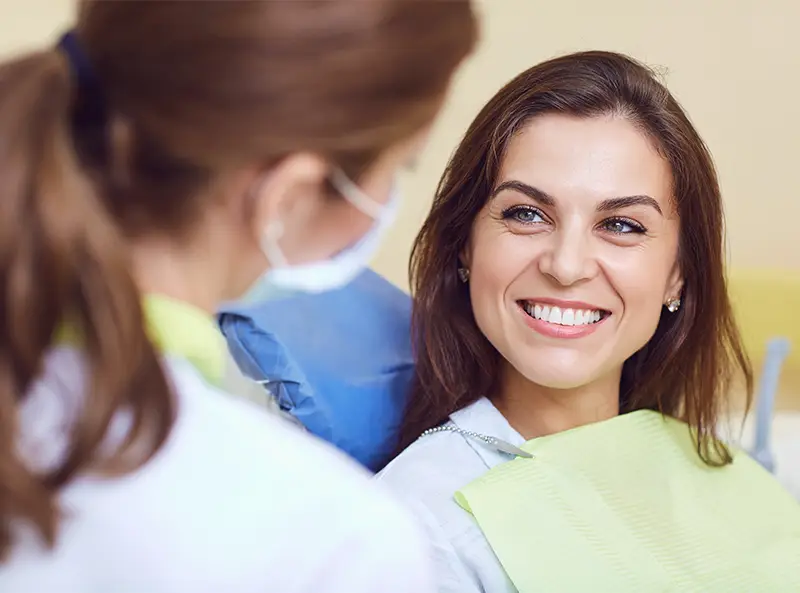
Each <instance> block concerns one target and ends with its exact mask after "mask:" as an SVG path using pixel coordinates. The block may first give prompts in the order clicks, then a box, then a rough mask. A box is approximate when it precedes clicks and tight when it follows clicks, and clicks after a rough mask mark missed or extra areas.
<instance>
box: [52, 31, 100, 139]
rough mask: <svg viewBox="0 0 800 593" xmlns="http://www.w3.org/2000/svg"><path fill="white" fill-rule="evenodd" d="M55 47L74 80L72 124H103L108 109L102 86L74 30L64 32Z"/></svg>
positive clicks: (79, 125) (77, 125)
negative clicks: (65, 61) (63, 58)
mask: <svg viewBox="0 0 800 593" xmlns="http://www.w3.org/2000/svg"><path fill="white" fill-rule="evenodd" d="M56 47H57V48H58V50H59V51H61V52H62V53H63V54H64V56H65V57H66V58H67V62H68V63H69V67H70V70H71V72H72V77H73V79H74V81H75V86H76V95H75V106H74V111H73V124H74V125H75V126H76V127H87V126H102V125H104V124H105V122H106V117H107V115H108V110H107V107H106V102H105V96H104V93H103V87H102V85H101V84H100V81H99V80H98V78H97V76H96V74H95V71H94V69H93V68H92V64H91V62H90V61H89V58H88V56H87V55H86V53H85V52H84V51H83V48H82V47H81V43H80V40H79V39H78V36H77V35H76V34H75V31H67V32H66V33H64V35H63V36H62V37H61V39H60V40H59V42H58V45H57V46H56Z"/></svg>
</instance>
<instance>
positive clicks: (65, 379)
mask: <svg viewBox="0 0 800 593" xmlns="http://www.w3.org/2000/svg"><path fill="white" fill-rule="evenodd" d="M167 368H168V370H169V376H170V378H171V381H172V383H173V386H174V391H175V393H176V396H177V403H178V414H177V420H176V423H175V426H174V428H173V432H172V435H171V436H170V438H169V440H168V441H167V443H166V444H165V446H164V447H163V448H162V450H161V451H159V453H158V454H157V455H156V456H155V457H154V458H153V459H152V460H151V461H150V462H149V463H147V464H146V465H145V466H144V467H142V468H141V469H139V470H138V471H136V472H134V473H132V474H128V475H126V476H124V477H121V478H116V479H98V478H95V477H89V476H82V477H79V478H77V479H76V480H75V481H74V482H73V483H72V484H70V485H69V486H68V487H67V488H65V489H64V490H63V491H62V493H61V497H60V498H61V500H60V502H61V506H62V508H64V509H65V510H67V511H68V512H67V513H66V514H65V519H64V520H63V521H62V524H61V531H60V534H59V538H58V541H57V544H56V546H55V548H54V549H53V550H46V549H43V547H42V546H41V545H40V543H39V542H38V540H37V538H35V537H33V536H32V534H31V533H30V532H29V530H27V529H26V528H25V527H24V526H20V528H19V538H18V540H17V542H16V544H15V546H14V548H13V549H12V554H11V557H10V558H9V559H8V560H7V561H6V562H4V563H3V564H2V565H0V590H2V591H14V592H15V593H33V592H37V593H41V591H51V592H53V593H68V592H69V593H72V592H75V593H77V592H79V591H80V592H81V593H95V592H97V593H99V592H101V591H112V590H113V591H116V592H120V593H141V592H142V591H147V592H148V593H167V592H170V593H171V592H177V591H181V592H183V591H197V592H198V593H206V592H208V593H212V592H217V591H236V592H237V593H249V592H253V593H255V592H259V593H263V592H264V591H281V592H282V593H284V592H285V593H294V592H315V593H361V592H364V593H366V592H370V593H373V592H375V591H381V592H388V593H401V592H402V593H410V592H418V591H419V592H424V593H429V592H431V591H432V590H433V589H432V583H431V581H430V571H429V565H428V563H429V557H428V554H427V548H426V546H425V545H424V540H423V538H422V536H421V533H420V531H418V528H417V526H416V523H415V521H414V520H413V519H412V518H411V516H410V515H409V514H408V513H407V512H406V511H404V510H402V509H401V508H400V505H398V504H397V503H396V502H395V501H393V500H392V498H391V496H390V495H389V494H388V493H386V492H384V491H383V490H382V489H381V488H380V486H378V485H377V484H375V483H374V482H372V481H371V480H370V479H369V476H368V475H366V474H365V473H364V472H362V471H361V470H360V468H358V467H357V466H356V465H355V464H354V463H352V462H350V461H349V460H348V459H346V458H345V457H344V456H343V455H341V454H338V453H337V452H336V451H333V450H332V449H331V448H330V447H328V446H326V445H324V444H323V443H321V442H318V441H316V440H315V439H314V438H313V437H311V436H309V435H307V434H305V433H303V432H301V431H300V430H298V429H296V428H295V427H293V426H291V425H289V424H288V423H285V422H284V421H282V420H281V419H280V418H279V417H277V416H275V415H270V414H268V413H266V412H265V411H263V409H261V408H260V406H257V405H254V404H253V403H251V402H248V401H244V400H242V399H238V398H233V397H230V396H229V394H227V393H224V392H221V391H219V390H217V389H215V388H214V387H212V386H210V385H209V384H207V383H206V382H205V381H204V380H203V378H202V377H201V376H200V375H199V373H198V372H197V371H196V369H195V368H194V367H192V366H191V365H190V364H189V363H188V362H186V361H185V360H182V359H171V360H169V361H168V362H167ZM82 369H83V364H82V360H81V358H80V356H79V355H78V353H76V352H75V351H71V350H69V349H65V348H60V349H57V350H56V351H55V352H54V353H52V354H51V356H50V357H49V360H48V362H47V365H46V370H45V373H44V374H43V377H42V378H41V379H40V380H39V381H38V382H37V384H36V385H35V386H34V388H33V389H32V390H31V391H30V393H29V394H28V397H27V398H26V400H25V402H24V404H23V406H22V409H21V414H20V421H21V439H20V450H21V451H22V453H23V455H24V456H25V457H26V459H28V460H29V461H30V464H31V465H32V466H33V467H35V468H39V469H43V470H46V469H47V468H48V467H52V466H53V464H55V463H57V462H58V460H59V459H60V458H61V457H62V456H63V454H64V451H65V445H66V442H67V440H66V434H67V429H68V427H69V425H70V423H71V421H72V420H73V419H74V418H75V416H76V414H77V412H78V410H79V408H80V406H81V402H82V401H83V399H84V397H85V393H84V389H83V383H84V379H85V378H84V377H83V375H82V373H83V371H82ZM115 420H116V421H115V423H113V424H112V427H111V431H110V435H109V438H110V440H111V441H113V440H114V439H119V438H121V436H122V435H123V434H124V428H125V426H127V419H126V418H125V417H119V418H117V419H115Z"/></svg>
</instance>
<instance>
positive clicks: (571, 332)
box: [517, 305, 609, 339]
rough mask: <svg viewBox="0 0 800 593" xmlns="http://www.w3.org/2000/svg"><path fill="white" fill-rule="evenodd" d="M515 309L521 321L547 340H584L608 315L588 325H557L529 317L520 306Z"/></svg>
mask: <svg viewBox="0 0 800 593" xmlns="http://www.w3.org/2000/svg"><path fill="white" fill-rule="evenodd" d="M517 308H518V309H519V312H520V315H523V316H524V317H523V321H525V324H526V325H527V326H528V327H530V328H531V329H532V330H534V331H535V332H537V333H540V334H542V335H543V336H547V337H548V338H562V339H576V338H584V337H586V336H588V335H591V334H593V333H594V332H596V331H597V329H598V328H599V327H600V326H601V325H603V323H605V321H606V319H608V317H609V316H608V315H606V316H603V317H602V318H601V319H600V321H595V322H594V323H590V324H588V325H559V324H557V323H550V322H549V321H544V320H542V319H536V318H534V317H531V316H530V315H528V314H527V313H526V312H525V309H523V308H522V306H521V305H518V306H517Z"/></svg>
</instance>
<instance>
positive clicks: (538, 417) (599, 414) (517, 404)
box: [492, 368, 621, 440]
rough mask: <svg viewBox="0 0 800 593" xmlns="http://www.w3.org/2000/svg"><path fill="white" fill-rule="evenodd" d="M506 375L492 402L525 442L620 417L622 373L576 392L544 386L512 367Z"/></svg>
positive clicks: (505, 370)
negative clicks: (533, 381)
mask: <svg viewBox="0 0 800 593" xmlns="http://www.w3.org/2000/svg"><path fill="white" fill-rule="evenodd" d="M620 372H621V371H620ZM503 375H504V376H503V380H502V385H501V389H500V392H499V393H498V394H497V395H496V396H495V397H493V398H492V401H493V403H494V405H495V406H496V407H497V409H498V410H500V412H501V413H502V414H503V415H504V416H505V417H506V419H507V420H508V422H509V424H511V426H512V427H513V428H514V430H516V431H517V432H519V433H520V434H521V435H522V437H523V438H524V439H526V440H529V439H533V438H536V437H541V436H546V435H549V434H555V433H557V432H563V431H565V430H569V429H571V428H576V427H578V426H583V425H585V424H591V423H594V422H600V421H601V420H608V419H609V418H613V417H614V416H618V415H619V382H620V373H616V374H610V375H608V376H606V377H603V378H602V379H599V380H598V381H595V382H594V383H591V384H588V385H584V386H581V387H579V388H576V389H552V388H547V387H542V386H541V385H536V384H535V383H532V382H531V381H529V380H528V379H526V378H525V377H523V376H522V375H520V374H519V373H518V372H517V371H516V370H515V369H513V368H506V369H504V372H503Z"/></svg>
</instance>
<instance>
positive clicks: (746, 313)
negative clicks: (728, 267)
mask: <svg viewBox="0 0 800 593" xmlns="http://www.w3.org/2000/svg"><path fill="white" fill-rule="evenodd" d="M729 289H730V295H731V300H732V302H733V306H734V310H735V313H736V316H737V321H738V322H739V325H740V327H741V330H742V335H743V338H744V341H745V346H746V348H747V351H748V353H749V354H750V356H751V358H752V359H753V361H754V362H755V363H757V364H758V363H760V365H761V372H760V376H759V378H758V390H757V392H756V400H755V408H754V414H753V418H752V430H751V432H752V438H751V439H750V440H751V441H752V446H751V447H750V453H751V455H752V456H753V457H754V458H755V459H756V460H757V461H758V462H759V463H760V464H761V465H762V466H764V468H766V469H767V470H768V471H770V472H773V473H775V474H776V475H777V476H778V478H779V479H780V480H781V481H783V482H786V483H787V486H789V487H790V490H792V491H793V492H794V493H795V494H796V495H797V496H800V455H797V452H800V313H799V312H798V308H800V272H798V271H796V270H769V269H739V270H734V271H733V272H732V273H731V275H730V277H729ZM790 425H796V426H795V429H791V428H789V427H790ZM775 428H782V429H783V430H784V434H780V435H777V434H774V432H773V431H774V429H775ZM792 433H794V434H792ZM778 437H779V438H778ZM776 449H778V450H780V451H781V452H782V453H783V454H782V455H780V454H776Z"/></svg>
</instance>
